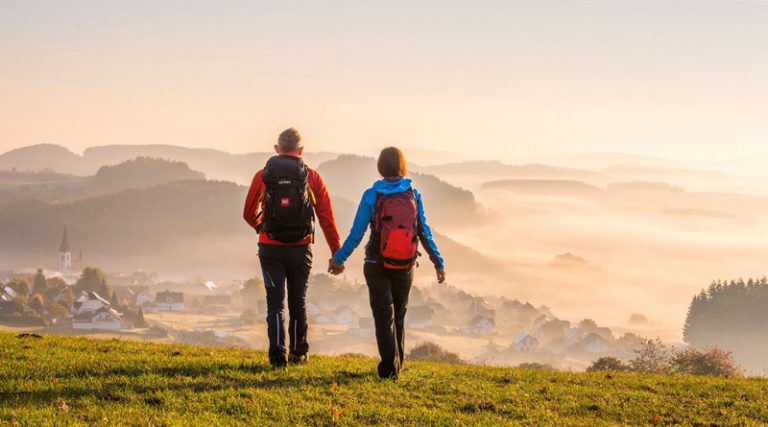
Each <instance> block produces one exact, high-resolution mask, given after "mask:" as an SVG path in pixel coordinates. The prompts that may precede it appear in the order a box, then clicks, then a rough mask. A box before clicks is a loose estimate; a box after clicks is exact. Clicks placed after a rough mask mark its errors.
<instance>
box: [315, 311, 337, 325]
mask: <svg viewBox="0 0 768 427" xmlns="http://www.w3.org/2000/svg"><path fill="white" fill-rule="evenodd" d="M312 323H319V324H322V325H326V324H328V323H333V319H331V317H330V316H328V315H327V314H325V313H319V314H317V315H315V316H312Z"/></svg>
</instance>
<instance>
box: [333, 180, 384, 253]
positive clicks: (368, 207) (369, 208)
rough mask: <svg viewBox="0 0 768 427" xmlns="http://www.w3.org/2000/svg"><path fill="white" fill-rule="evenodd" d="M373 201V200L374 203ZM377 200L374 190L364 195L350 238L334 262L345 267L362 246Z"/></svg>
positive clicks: (348, 237) (345, 241)
mask: <svg viewBox="0 0 768 427" xmlns="http://www.w3.org/2000/svg"><path fill="white" fill-rule="evenodd" d="M371 199H373V201H372V200H371ZM375 199H376V194H375V193H374V192H373V190H367V191H366V192H365V193H363V197H362V199H361V200H360V205H358V207H357V213H356V214H355V220H354V222H353V223H352V229H351V230H350V231H349V236H347V239H346V240H344V244H343V245H342V246H341V249H339V250H338V251H337V252H336V254H334V255H333V260H334V261H336V263H337V264H339V265H344V263H345V262H346V261H347V258H349V256H350V255H352V252H354V250H355V249H356V248H357V247H358V246H359V245H360V242H361V241H362V240H363V237H365V231H366V230H367V229H368V224H369V223H370V222H371V216H372V215H373V208H374V206H373V205H374V204H375Z"/></svg>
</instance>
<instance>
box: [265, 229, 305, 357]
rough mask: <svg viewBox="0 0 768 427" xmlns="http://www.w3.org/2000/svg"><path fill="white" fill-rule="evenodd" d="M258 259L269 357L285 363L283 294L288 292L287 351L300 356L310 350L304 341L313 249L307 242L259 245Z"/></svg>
mask: <svg viewBox="0 0 768 427" xmlns="http://www.w3.org/2000/svg"><path fill="white" fill-rule="evenodd" d="M259 261H260V262H261V272H262V274H263V276H264V286H265V287H266V291H267V334H268V335H269V360H270V362H272V363H273V364H285V362H286V357H285V353H286V348H285V324H284V321H285V297H286V288H287V294H288V314H289V317H290V318H289V322H288V335H289V338H290V343H289V346H290V347H289V351H290V353H291V354H292V355H296V356H303V355H305V354H307V352H308V351H309V344H308V343H307V307H306V296H307V283H308V281H309V271H310V270H311V269H312V249H311V248H310V246H309V245H301V246H278V245H267V244H262V243H260V244H259Z"/></svg>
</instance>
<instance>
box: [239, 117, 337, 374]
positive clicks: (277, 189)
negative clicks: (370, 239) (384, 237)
mask: <svg viewBox="0 0 768 427" xmlns="http://www.w3.org/2000/svg"><path fill="white" fill-rule="evenodd" d="M303 151H304V147H303V146H302V144H301V136H300V135H299V132H298V131H297V130H296V129H294V128H290V129H287V130H285V131H283V133H281V134H280V136H279V138H278V140H277V144H276V145H275V152H276V153H277V156H274V157H272V158H270V159H269V161H268V162H267V165H266V166H265V167H264V169H262V170H260V171H258V172H257V173H256V176H254V177H253V182H252V183H251V189H250V191H248V197H247V198H246V200H245V208H244V210H243V217H244V218H245V221H246V222H247V223H248V224H249V225H250V226H251V227H253V228H254V229H256V231H257V232H258V233H259V261H260V263H261V271H262V274H263V277H264V286H265V287H266V291H267V334H268V335H269V361H270V363H271V364H272V367H273V368H275V369H277V368H284V367H286V365H287V364H288V363H289V362H290V363H295V364H301V363H306V362H308V361H309V358H308V351H309V344H308V343H307V312H306V304H305V303H306V301H305V300H306V295H307V282H308V280H309V271H310V269H311V268H312V249H311V247H310V245H311V244H312V243H313V242H314V219H315V215H317V218H318V220H319V222H320V227H322V229H323V234H324V235H325V239H326V241H327V243H328V246H329V247H330V249H331V254H334V253H336V251H337V250H338V249H339V247H340V242H339V233H338V231H337V230H336V221H335V220H334V217H333V209H332V207H331V199H330V197H329V196H328V190H327V189H326V188H325V184H324V183H323V180H322V178H320V175H319V174H318V173H317V172H316V171H315V170H313V169H310V168H308V167H307V166H306V165H305V164H304V161H303V160H302V158H301V154H302V152H303ZM286 288H287V296H288V314H289V317H290V319H289V323H288V335H289V338H290V342H289V348H288V357H286V347H285V338H286V336H285V325H284V319H285V298H286Z"/></svg>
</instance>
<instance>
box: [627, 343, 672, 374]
mask: <svg viewBox="0 0 768 427" xmlns="http://www.w3.org/2000/svg"><path fill="white" fill-rule="evenodd" d="M635 353H636V354H637V356H635V358H634V359H632V360H630V361H629V367H630V368H631V369H632V370H633V371H635V372H647V373H650V374H665V373H668V372H670V371H671V370H672V358H671V356H670V352H669V351H668V350H667V347H666V346H665V345H664V344H662V343H661V340H659V339H658V338H657V339H655V340H645V341H644V342H643V344H642V345H641V346H640V348H639V349H637V350H635Z"/></svg>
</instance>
